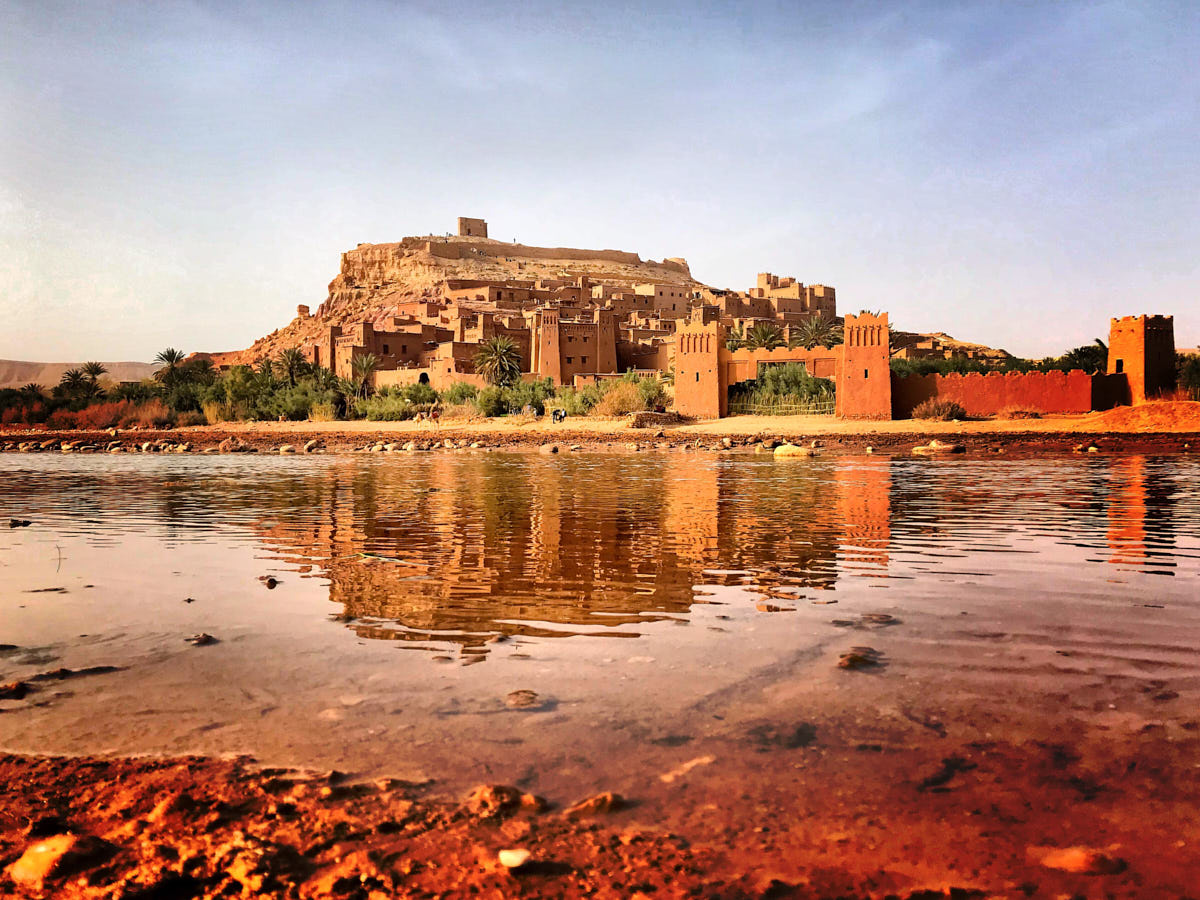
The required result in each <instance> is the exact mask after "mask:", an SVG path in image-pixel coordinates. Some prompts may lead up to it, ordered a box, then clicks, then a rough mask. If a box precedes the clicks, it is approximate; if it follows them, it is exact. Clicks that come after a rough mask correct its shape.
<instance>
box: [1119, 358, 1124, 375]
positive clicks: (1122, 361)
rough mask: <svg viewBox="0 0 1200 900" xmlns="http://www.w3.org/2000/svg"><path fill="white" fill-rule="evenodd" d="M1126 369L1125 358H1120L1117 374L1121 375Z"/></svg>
mask: <svg viewBox="0 0 1200 900" xmlns="http://www.w3.org/2000/svg"><path fill="white" fill-rule="evenodd" d="M1124 371H1125V360H1123V359H1118V360H1117V374H1118V375H1120V374H1121V373H1122V372H1124Z"/></svg>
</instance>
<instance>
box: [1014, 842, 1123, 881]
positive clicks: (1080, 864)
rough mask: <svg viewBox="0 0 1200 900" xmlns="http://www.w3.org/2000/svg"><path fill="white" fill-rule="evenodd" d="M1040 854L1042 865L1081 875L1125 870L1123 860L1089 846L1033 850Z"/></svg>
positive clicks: (1105, 873) (1034, 852)
mask: <svg viewBox="0 0 1200 900" xmlns="http://www.w3.org/2000/svg"><path fill="white" fill-rule="evenodd" d="M1032 852H1033V854H1034V855H1039V854H1040V855H1041V862H1042V865H1043V866H1045V867H1046V868H1047V869H1058V870H1059V871H1061V872H1075V873H1077V874H1081V875H1115V874H1117V873H1118V872H1123V871H1124V870H1125V861H1124V860H1122V859H1117V858H1116V857H1112V856H1108V855H1107V854H1105V853H1102V852H1101V851H1099V850H1094V849H1092V848H1091V847H1063V848H1062V849H1049V850H1046V849H1042V850H1037V849H1035V850H1033V851H1032Z"/></svg>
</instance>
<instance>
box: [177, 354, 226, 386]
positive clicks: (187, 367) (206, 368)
mask: <svg viewBox="0 0 1200 900" xmlns="http://www.w3.org/2000/svg"><path fill="white" fill-rule="evenodd" d="M179 377H180V379H181V380H183V381H185V382H188V383H189V384H212V383H213V382H214V381H216V380H217V370H216V369H214V368H213V364H212V360H211V359H209V358H208V357H207V356H197V357H195V358H194V359H190V360H188V361H187V362H186V363H184V364H183V365H182V366H180V367H179Z"/></svg>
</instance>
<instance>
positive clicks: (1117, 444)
mask: <svg viewBox="0 0 1200 900" xmlns="http://www.w3.org/2000/svg"><path fill="white" fill-rule="evenodd" d="M1190 405H1191V404H1189V406H1190ZM1195 406H1197V407H1200V404H1195ZM1123 409H1130V408H1123ZM1132 409H1137V408H1132ZM1122 411H1123V410H1122ZM1111 412H1116V411H1110V413H1107V414H1106V413H1090V414H1086V415H1073V416H1047V417H1045V418H1041V419H999V420H998V419H987V420H979V421H965V422H957V421H955V422H939V421H928V420H895V421H858V420H843V419H834V418H832V417H829V416H734V417H730V418H725V419H714V420H707V421H699V422H687V423H682V424H672V425H662V426H658V425H652V426H649V427H643V428H634V427H632V426H631V425H630V423H629V420H628V419H626V418H619V419H593V418H577V419H568V420H567V421H566V422H565V423H562V424H557V425H555V424H552V423H550V422H549V421H548V420H546V419H544V418H542V419H537V420H531V421H524V420H521V419H517V418H513V417H507V418H503V419H488V420H484V421H471V422H457V421H445V422H444V423H442V424H441V426H440V427H438V428H434V427H432V426H430V425H429V424H428V423H415V422H411V421H408V422H371V421H362V420H359V421H350V422H247V423H222V424H220V425H201V426H191V427H184V428H163V429H135V430H124V429H109V430H105V431H100V430H94V431H62V430H51V429H22V430H17V429H14V428H11V427H9V428H5V429H0V451H3V452H17V451H18V450H21V451H24V452H45V451H49V450H53V451H56V452H58V451H61V449H62V444H64V443H65V444H67V445H68V447H67V449H68V451H72V450H73V451H75V452H82V453H89V452H90V453H97V452H164V451H170V452H193V453H199V452H208V453H215V452H221V445H222V442H227V447H226V449H228V448H229V446H230V445H243V446H242V448H241V449H242V450H243V451H246V450H249V451H253V452H280V450H281V449H283V448H291V450H293V451H295V452H296V453H305V452H313V451H319V452H326V453H350V452H363V451H369V450H371V449H375V450H377V451H390V452H403V451H404V450H405V449H407V450H418V451H420V450H426V451H428V450H435V449H436V450H443V449H444V450H467V449H471V450H498V449H532V450H536V449H539V448H540V449H544V450H545V449H548V448H549V447H550V446H553V447H556V448H557V449H558V450H561V451H564V452H566V451H570V450H588V451H632V450H656V449H657V450H706V451H714V452H722V451H736V450H748V449H752V448H754V447H755V446H756V445H760V444H762V443H763V442H764V441H765V442H766V443H767V445H768V446H767V449H770V446H772V445H773V444H774V445H777V444H781V443H794V444H803V445H812V444H813V442H814V441H815V442H817V446H818V447H820V448H821V449H823V450H826V451H834V452H836V451H846V452H862V451H867V452H870V451H875V450H877V451H883V452H892V453H895V452H910V451H911V450H912V449H913V448H914V447H917V446H920V445H924V444H928V443H929V442H930V441H933V440H938V441H941V442H943V443H953V444H959V445H961V446H962V447H963V449H964V450H965V451H967V452H972V451H974V452H984V453H996V452H1000V453H1003V452H1008V451H1036V452H1069V451H1072V450H1076V449H1081V448H1086V446H1087V445H1089V444H1095V445H1096V446H1097V447H1098V449H1099V450H1100V451H1102V452H1108V451H1112V452H1152V453H1162V452H1167V453H1177V452H1189V451H1192V450H1194V449H1198V448H1200V419H1196V418H1194V417H1193V416H1191V415H1187V416H1183V417H1180V419H1179V420H1178V421H1167V420H1164V417H1162V416H1154V415H1151V416H1147V417H1144V421H1142V420H1138V419H1136V418H1133V420H1132V421H1129V420H1130V419H1131V418H1132V417H1130V416H1124V417H1119V418H1117V420H1116V421H1113V418H1114V417H1113V416H1112V415H1111ZM772 442H773V444H772ZM35 445H36V446H35ZM406 445H408V446H407V447H406ZM306 446H307V448H308V449H307V450H306V449H305V448H306ZM868 448H869V449H868ZM760 449H761V448H760ZM284 452H289V451H288V450H286V449H285V450H284Z"/></svg>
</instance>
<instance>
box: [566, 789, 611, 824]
mask: <svg viewBox="0 0 1200 900" xmlns="http://www.w3.org/2000/svg"><path fill="white" fill-rule="evenodd" d="M625 806H626V803H625V798H624V797H622V796H621V795H620V794H614V793H613V792H612V791H605V792H604V793H603V794H597V795H596V796H594V797H588V798H587V799H586V800H580V801H579V802H578V803H575V804H573V805H571V806H568V807H567V808H566V809H565V810H564V811H563V815H564V816H565V817H566V818H568V819H586V818H590V817H591V816H601V815H604V814H606V813H610V812H616V811H617V810H619V809H624V808H625Z"/></svg>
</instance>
